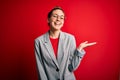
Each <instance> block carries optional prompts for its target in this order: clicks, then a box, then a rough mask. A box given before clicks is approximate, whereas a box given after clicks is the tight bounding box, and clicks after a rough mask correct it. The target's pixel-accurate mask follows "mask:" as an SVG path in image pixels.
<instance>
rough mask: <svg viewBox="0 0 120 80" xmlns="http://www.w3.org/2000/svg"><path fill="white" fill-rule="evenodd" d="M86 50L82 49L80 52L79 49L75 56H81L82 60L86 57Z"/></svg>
mask: <svg viewBox="0 0 120 80" xmlns="http://www.w3.org/2000/svg"><path fill="white" fill-rule="evenodd" d="M85 53H86V52H85V50H84V49H82V50H81V51H79V50H78V49H76V53H75V55H77V56H79V57H80V58H82V57H83V56H84V55H85Z"/></svg>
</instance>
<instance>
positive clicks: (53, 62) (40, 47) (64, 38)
mask: <svg viewBox="0 0 120 80" xmlns="http://www.w3.org/2000/svg"><path fill="white" fill-rule="evenodd" d="M84 54H85V51H84V50H82V51H81V52H80V51H78V50H77V49H76V41H75V38H74V36H73V35H71V34H68V33H65V32H60V37H59V44H58V53H57V58H56V57H55V55H54V51H53V48H52V45H51V42H50V39H49V32H47V33H45V34H43V35H42V36H40V37H38V38H36V39H35V57H36V63H37V69H38V77H39V80H59V79H60V80H76V79H75V76H74V74H73V71H74V70H75V69H76V68H77V67H78V66H79V64H80V61H81V59H82V58H83V56H84Z"/></svg>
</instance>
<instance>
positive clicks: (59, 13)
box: [52, 9, 64, 16]
mask: <svg viewBox="0 0 120 80" xmlns="http://www.w3.org/2000/svg"><path fill="white" fill-rule="evenodd" d="M52 14H54V15H55V14H57V15H63V16H64V12H63V11H62V10H59V9H57V10H54V11H53V12H52Z"/></svg>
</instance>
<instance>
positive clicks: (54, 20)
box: [48, 9, 64, 30]
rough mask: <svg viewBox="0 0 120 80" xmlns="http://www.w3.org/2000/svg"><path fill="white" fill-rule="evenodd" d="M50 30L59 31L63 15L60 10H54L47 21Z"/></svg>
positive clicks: (62, 22)
mask: <svg viewBox="0 0 120 80" xmlns="http://www.w3.org/2000/svg"><path fill="white" fill-rule="evenodd" d="M48 21H49V25H50V29H52V30H60V29H61V28H62V26H63V24H64V13H63V11H62V10H59V9H58V10H54V11H53V12H52V15H51V17H50V18H49V19H48Z"/></svg>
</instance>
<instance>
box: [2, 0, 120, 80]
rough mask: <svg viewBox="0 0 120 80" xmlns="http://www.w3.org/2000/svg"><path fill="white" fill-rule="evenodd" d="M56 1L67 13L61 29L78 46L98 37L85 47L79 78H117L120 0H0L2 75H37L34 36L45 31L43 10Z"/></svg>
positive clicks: (24, 79)
mask: <svg viewBox="0 0 120 80" xmlns="http://www.w3.org/2000/svg"><path fill="white" fill-rule="evenodd" d="M56 5H57V6H61V7H62V8H63V9H64V10H65V13H66V17H67V18H66V20H65V24H64V27H63V28H62V30H63V31H65V32H69V33H71V34H74V35H75V37H76V41H77V45H79V44H80V43H81V42H83V41H86V40H88V41H89V42H93V41H96V42H97V45H94V46H91V47H88V48H86V49H85V50H86V52H87V53H86V55H85V57H84V58H83V60H82V62H81V65H80V66H79V68H78V69H77V70H76V71H75V76H76V78H77V80H119V76H120V75H119V56H120V51H119V45H120V42H119V41H120V37H119V29H120V22H119V21H120V2H119V0H99V1H96V0H74V1H72V0H43V1H40V0H3V1H0V6H1V8H0V19H1V20H0V21H1V22H0V80H37V70H36V62H35V56H34V39H35V38H36V37H38V36H40V35H42V34H43V33H45V32H46V31H48V29H49V28H48V26H47V13H48V12H49V11H50V10H51V9H52V8H53V7H54V6H56Z"/></svg>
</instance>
